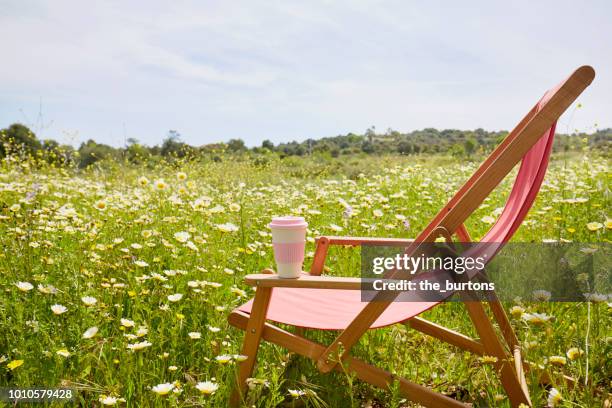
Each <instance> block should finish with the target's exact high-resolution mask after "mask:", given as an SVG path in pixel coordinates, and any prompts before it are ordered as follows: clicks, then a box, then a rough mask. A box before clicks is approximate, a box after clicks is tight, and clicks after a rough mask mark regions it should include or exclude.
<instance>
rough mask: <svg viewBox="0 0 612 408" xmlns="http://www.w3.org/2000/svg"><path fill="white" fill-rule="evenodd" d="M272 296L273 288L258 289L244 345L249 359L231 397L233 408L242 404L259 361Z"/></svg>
mask: <svg viewBox="0 0 612 408" xmlns="http://www.w3.org/2000/svg"><path fill="white" fill-rule="evenodd" d="M271 296H272V288H257V292H256V293H255V299H254V300H253V307H252V308H251V315H250V317H249V320H248V323H247V325H246V330H245V334H244V342H243V343H242V355H244V356H247V359H246V360H245V361H243V362H242V363H240V369H239V372H238V380H237V384H236V388H235V389H234V392H233V393H232V396H231V397H230V405H231V406H232V407H236V406H238V405H239V404H240V401H241V399H242V398H243V396H244V393H245V391H246V386H247V384H246V381H247V378H249V377H250V376H251V375H252V374H253V368H254V367H255V362H256V361H257V350H258V349H259V343H260V341H261V333H262V331H263V328H264V324H265V323H266V313H267V312H268V306H269V305H270V297H271Z"/></svg>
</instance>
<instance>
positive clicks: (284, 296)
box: [237, 90, 555, 330]
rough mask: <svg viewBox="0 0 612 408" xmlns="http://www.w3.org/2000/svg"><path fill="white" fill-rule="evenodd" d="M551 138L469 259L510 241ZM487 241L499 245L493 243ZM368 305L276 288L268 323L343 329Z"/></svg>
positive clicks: (342, 296) (394, 315) (399, 310)
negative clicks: (270, 321)
mask: <svg viewBox="0 0 612 408" xmlns="http://www.w3.org/2000/svg"><path fill="white" fill-rule="evenodd" d="M554 91H555V90H551V91H549V92H547V93H546V94H545V95H544V97H543V98H542V99H541V100H540V102H539V103H538V107H540V106H541V104H542V103H543V102H545V101H546V100H547V99H548V98H549V96H550V95H552V94H553V92H554ZM554 135H555V124H553V125H552V126H551V128H550V129H549V130H547V131H546V132H545V133H544V134H543V135H542V137H541V139H540V140H539V141H538V142H537V143H536V144H535V145H534V146H533V147H532V148H531V149H530V150H529V152H528V153H527V154H526V155H525V157H524V158H523V160H522V162H521V166H520V169H519V171H518V174H517V177H516V180H515V182H514V185H513V188H512V191H511V193H510V195H509V197H508V201H507V202H506V206H505V207H504V210H503V211H502V213H501V215H500V217H499V218H498V220H497V222H496V223H495V224H494V225H493V226H492V227H491V229H490V230H489V232H487V234H486V235H485V236H484V237H483V239H482V240H481V241H480V242H482V243H484V244H485V245H482V246H479V245H475V246H473V247H472V248H470V250H468V252H470V254H469V256H473V257H477V256H482V255H483V254H484V253H486V254H487V257H486V258H487V259H488V260H489V261H490V260H491V259H492V258H493V256H494V255H495V253H496V252H497V251H498V250H499V249H500V248H501V245H502V244H503V243H505V242H508V241H509V240H510V238H511V237H512V235H513V234H514V232H515V231H516V230H517V229H518V227H519V226H520V224H521V222H522V221H523V219H524V218H525V216H526V215H527V212H528V211H529V209H530V208H531V205H532V204H533V201H534V200H535V198H536V195H537V193H538V191H539V189H540V186H541V184H542V180H543V179H544V174H545V173H546V168H547V166H548V158H549V156H550V152H551V150H552V144H553V139H554ZM491 243H494V244H495V243H499V245H491ZM464 255H466V256H467V255H468V254H467V253H466V254H464ZM449 296H450V294H449ZM252 303H253V300H252V299H251V300H250V301H248V302H247V303H245V304H243V305H242V306H240V307H238V309H237V310H239V311H242V312H245V313H250V312H251V307H252ZM438 303H440V302H394V303H392V304H391V305H390V306H389V307H388V308H387V309H386V310H385V311H384V313H383V314H382V315H381V316H380V317H379V318H378V319H377V320H376V321H375V322H374V324H373V325H372V326H371V328H377V327H383V326H388V325H392V324H396V323H400V322H403V321H405V320H408V319H410V318H412V317H414V316H417V315H419V314H421V313H423V312H424V311H426V310H428V309H430V308H432V307H434V306H435V305H437V304H438ZM366 304H367V303H366V302H362V301H361V292H360V291H356V290H334V289H294V288H275V289H274V290H273V291H272V298H271V300H270V305H269V308H268V313H267V315H266V319H267V320H272V321H274V322H277V323H284V324H289V325H292V326H298V327H306V328H313V329H321V330H343V329H345V328H346V327H347V326H348V325H349V324H350V323H351V322H352V321H353V320H354V319H355V317H356V316H357V315H358V314H359V312H360V311H361V310H362V309H363V308H364V307H365V306H366Z"/></svg>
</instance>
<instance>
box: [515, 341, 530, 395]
mask: <svg viewBox="0 0 612 408" xmlns="http://www.w3.org/2000/svg"><path fill="white" fill-rule="evenodd" d="M513 354H514V369H515V370H516V376H517V377H518V380H519V383H520V384H521V387H522V388H523V391H524V392H525V393H526V394H529V390H528V389H527V380H526V379H525V370H523V357H522V356H521V348H520V347H519V346H516V347H514V353H513Z"/></svg>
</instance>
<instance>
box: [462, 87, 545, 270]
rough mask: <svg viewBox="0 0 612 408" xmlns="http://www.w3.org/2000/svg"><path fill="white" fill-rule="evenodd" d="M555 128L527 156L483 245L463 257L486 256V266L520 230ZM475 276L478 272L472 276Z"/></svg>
mask: <svg viewBox="0 0 612 408" xmlns="http://www.w3.org/2000/svg"><path fill="white" fill-rule="evenodd" d="M556 90H557V89H556V88H555V89H552V90H550V91H548V92H546V94H544V96H543V97H542V99H540V101H539V102H538V108H539V107H540V106H542V105H543V104H544V103H545V102H547V101H548V99H549V98H550V96H551V95H552V94H553V93H554V92H555V91H556ZM555 127H556V122H555V123H553V124H552V126H551V127H550V129H548V130H547V131H546V132H544V134H543V135H542V137H541V138H540V140H539V141H538V142H537V143H536V144H535V145H534V146H533V147H532V148H531V149H530V150H529V152H528V153H527V154H526V155H525V157H524V158H523V160H522V161H521V166H520V168H519V171H518V174H517V175H516V179H515V181H514V185H513V186H512V190H511V192H510V195H509V196H508V200H507V201H506V205H505V207H504V209H503V211H502V213H501V215H500V216H499V218H498V219H497V221H496V222H495V224H493V226H492V227H491V229H490V230H489V231H488V232H487V233H486V234H485V235H484V237H483V238H482V239H481V240H480V242H479V243H478V244H476V245H475V246H473V247H472V248H470V249H469V250H468V251H466V252H465V253H464V254H463V255H464V256H470V257H481V256H484V257H485V259H486V260H487V263H488V262H490V261H491V260H492V259H493V257H494V256H495V254H496V253H497V252H498V251H499V250H500V249H501V248H502V246H503V244H504V243H506V242H508V241H509V240H510V239H511V238H512V236H513V235H514V233H515V232H516V230H517V229H518V228H519V227H520V225H521V223H522V222H523V220H524V219H525V217H526V216H527V213H528V212H529V209H530V208H531V206H532V205H533V202H534V201H535V199H536V196H537V195H538V192H539V191H540V186H541V185H542V181H543V180H544V175H545V174H546V169H547V168H548V160H549V158H550V153H551V151H552V146H553V142H554V138H555ZM474 274H475V272H474V273H472V274H470V275H474Z"/></svg>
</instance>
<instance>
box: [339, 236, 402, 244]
mask: <svg viewBox="0 0 612 408" xmlns="http://www.w3.org/2000/svg"><path fill="white" fill-rule="evenodd" d="M327 239H328V240H329V243H330V244H331V245H381V246H384V245H389V246H391V245H398V246H400V245H408V244H411V243H412V242H414V239H409V238H377V237H327Z"/></svg>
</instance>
